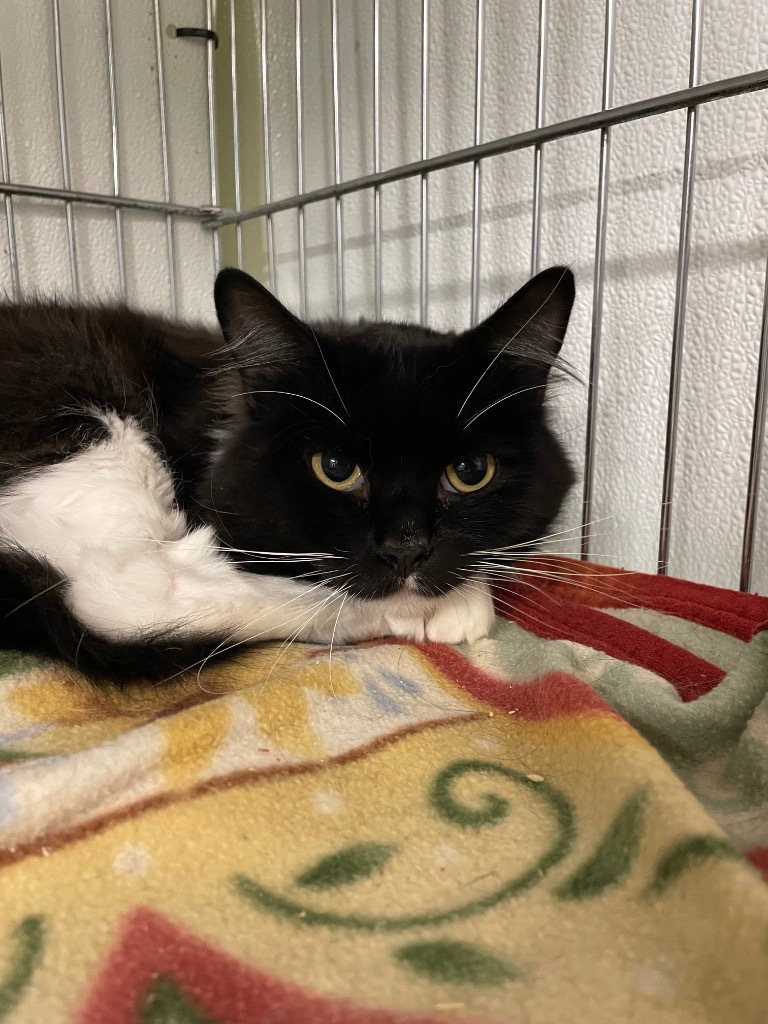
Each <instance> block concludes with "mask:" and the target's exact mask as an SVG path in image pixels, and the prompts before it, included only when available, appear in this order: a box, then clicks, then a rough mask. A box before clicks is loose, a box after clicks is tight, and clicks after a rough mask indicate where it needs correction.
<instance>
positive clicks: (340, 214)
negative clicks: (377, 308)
mask: <svg viewBox="0 0 768 1024" xmlns="http://www.w3.org/2000/svg"><path fill="white" fill-rule="evenodd" d="M331 61H332V70H333V181H334V184H335V185H339V184H340V182H341V110H340V105H339V0H331ZM334 207H335V217H336V221H335V231H336V312H337V314H338V315H339V316H340V317H342V318H343V316H344V313H345V305H346V303H345V294H344V293H345V288H344V210H343V208H342V205H341V196H340V195H337V196H336V198H335V202H334Z"/></svg>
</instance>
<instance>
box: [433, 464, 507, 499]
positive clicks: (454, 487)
mask: <svg viewBox="0 0 768 1024" xmlns="http://www.w3.org/2000/svg"><path fill="white" fill-rule="evenodd" d="M495 474H496V459H494V457H493V456H492V455H473V456H472V457H471V458H468V459H462V460H461V462H452V463H451V464H450V466H446V467H445V472H444V473H443V475H442V476H441V477H440V486H441V487H442V488H443V489H444V490H446V491H453V492H454V493H457V494H471V493H472V492H473V491H481V490H482V489H483V487H487V486H488V484H489V483H490V482H491V480H493V478H494V476H495Z"/></svg>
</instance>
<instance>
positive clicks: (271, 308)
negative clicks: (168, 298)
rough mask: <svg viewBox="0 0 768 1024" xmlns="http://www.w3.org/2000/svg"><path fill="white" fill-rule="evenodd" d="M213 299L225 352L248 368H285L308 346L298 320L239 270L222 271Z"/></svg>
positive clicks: (309, 343)
mask: <svg viewBox="0 0 768 1024" xmlns="http://www.w3.org/2000/svg"><path fill="white" fill-rule="evenodd" d="M213 298H214V302H215V304H216V314H217V316H218V318H219V323H220V324H221V330H222V332H223V334H224V338H225V340H226V342H227V351H228V352H229V353H231V354H234V355H235V356H236V358H237V361H240V362H242V363H243V365H244V366H247V367H248V368H254V369H255V368H263V369H268V368H270V367H280V368H285V367H286V366H288V365H290V364H292V363H295V362H297V361H300V360H301V359H302V357H303V356H304V355H305V354H306V351H307V348H308V347H309V346H311V344H312V340H311V335H310V334H309V331H308V329H307V327H306V326H305V325H304V324H303V323H302V322H301V320H299V319H298V318H297V317H295V316H294V315H293V313H291V312H290V311H289V310H287V309H286V308H285V306H284V305H283V304H282V303H281V302H279V301H278V300H277V299H276V298H275V296H274V295H273V294H272V293H271V292H270V291H268V289H266V288H265V287H264V285H262V284H259V282H258V281H256V280H255V279H254V278H252V277H251V276H250V275H249V274H246V273H245V272H244V271H242V270H236V269H235V268H234V267H227V268H226V269H225V270H222V271H221V272H220V273H219V275H218V277H217V278H216V285H215V287H214V290H213Z"/></svg>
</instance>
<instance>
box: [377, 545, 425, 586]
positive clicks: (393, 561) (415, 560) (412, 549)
mask: <svg viewBox="0 0 768 1024" xmlns="http://www.w3.org/2000/svg"><path fill="white" fill-rule="evenodd" d="M429 554H430V549H429V545H428V544H427V542H426V541H421V540H418V541H415V542H414V543H412V544H390V543H388V542H386V541H385V542H384V543H383V544H380V545H379V548H378V555H379V558H381V559H382V560H383V561H385V562H387V563H388V564H389V565H391V566H392V567H393V568H395V569H396V570H397V575H398V576H399V577H400V578H401V579H403V580H405V579H407V578H408V577H409V576H410V575H412V573H413V571H414V570H415V569H416V567H417V566H418V565H420V564H421V563H422V562H423V561H424V559H425V558H427V557H428V556H429Z"/></svg>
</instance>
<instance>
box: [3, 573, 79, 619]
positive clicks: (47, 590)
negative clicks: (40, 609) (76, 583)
mask: <svg viewBox="0 0 768 1024" xmlns="http://www.w3.org/2000/svg"><path fill="white" fill-rule="evenodd" d="M66 582H67V580H65V579H61V580H56V582H55V583H52V584H51V585H50V587H46V588H45V590H38V592H37V593H36V594H33V595H32V597H28V598H27V599H26V601H22V602H21V604H17V605H16V607H15V608H11V610H10V611H9V612H6V613H5V615H4V616H3V618H5V619H7V618H9V617H10V616H11V615H13V614H14V613H15V612H18V611H20V610H21V609H22V608H26V606H27V605H28V604H31V603H32V601H36V600H37V599H38V597H43V595H44V594H49V593H50V592H51V591H52V590H55V589H56V587H60V586H61V585H62V584H63V583H66Z"/></svg>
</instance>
